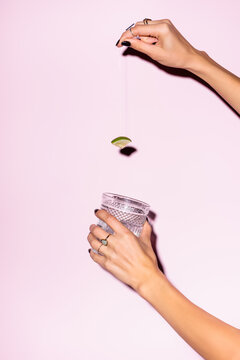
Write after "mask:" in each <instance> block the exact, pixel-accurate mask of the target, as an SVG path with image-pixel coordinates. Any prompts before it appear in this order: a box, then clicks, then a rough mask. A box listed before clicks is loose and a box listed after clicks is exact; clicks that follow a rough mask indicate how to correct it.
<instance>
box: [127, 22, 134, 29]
mask: <svg viewBox="0 0 240 360" xmlns="http://www.w3.org/2000/svg"><path fill="white" fill-rule="evenodd" d="M133 26H134V23H133V24H132V25H130V26H129V27H127V28H126V31H127V30H129V29H131V27H133Z"/></svg>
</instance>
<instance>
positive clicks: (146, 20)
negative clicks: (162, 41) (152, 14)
mask: <svg viewBox="0 0 240 360" xmlns="http://www.w3.org/2000/svg"><path fill="white" fill-rule="evenodd" d="M149 21H152V19H148V18H145V19H143V23H144V25H148V22H149Z"/></svg>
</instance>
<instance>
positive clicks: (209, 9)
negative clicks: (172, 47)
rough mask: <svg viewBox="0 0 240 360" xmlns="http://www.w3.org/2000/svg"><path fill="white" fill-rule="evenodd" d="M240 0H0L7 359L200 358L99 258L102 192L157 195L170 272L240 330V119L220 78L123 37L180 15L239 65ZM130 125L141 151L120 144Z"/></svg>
mask: <svg viewBox="0 0 240 360" xmlns="http://www.w3.org/2000/svg"><path fill="white" fill-rule="evenodd" d="M238 15H239V4H238V2H237V1H235V0H230V1H225V2H219V1H206V0H204V1H201V2H192V1H181V2H179V1H177V0H173V1H172V2H165V3H164V2H156V1H154V0H149V1H148V2H147V6H146V1H139V0H138V1H136V0H132V1H131V2H129V1H122V2H121V3H120V2H119V3H116V2H112V1H110V0H105V1H101V2H98V1H92V2H91V1H90V2H80V1H72V0H70V1H67V0H65V1H56V0H55V1H54V0H48V1H24V0H23V1H17V0H16V1H12V0H9V1H1V3H0V44H1V57H0V79H1V83H0V97H1V107H0V119H1V120H0V121H1V134H0V161H1V176H0V198H1V201H0V269H1V271H0V281H1V297H0V338H1V346H0V358H1V359H2V360H16V359H18V360H30V359H31V360H33V359H34V360H38V359H39V360H40V359H41V360H42V359H45V360H48V359H49V360H50V359H51V360H53V359H56V360H69V359H71V360H75V359H86V360H89V359H90V360H95V359H96V360H110V359H111V360H112V359H114V360H122V359H132V360H135V359H136V360H137V359H138V360H143V359H146V358H148V359H155V358H159V359H165V360H167V359H176V358H177V359H191V360H192V359H199V356H198V355H197V354H195V353H194V352H193V351H192V350H191V349H190V348H189V347H188V346H187V345H186V344H185V343H184V342H183V341H182V340H181V339H180V338H179V337H178V335H177V334H175V333H174V331H173V330H172V329H171V328H170V327H169V326H168V325H167V324H166V323H165V322H164V321H163V320H162V319H161V318H160V316H159V315H158V314H157V313H156V312H154V310H153V309H152V308H151V307H150V306H149V305H148V304H147V303H146V302H144V301H143V300H142V299H141V298H139V297H138V296H137V295H136V294H135V293H133V292H132V291H130V290H129V289H128V288H127V287H125V286H124V285H122V284H121V283H120V282H118V281H116V280H115V279H114V278H113V277H112V276H110V275H109V274H107V273H106V272H104V271H103V270H102V269H101V268H99V267H97V265H96V264H94V263H93V262H92V260H91V259H90V257H89V255H88V251H87V249H88V247H89V246H88V243H87V240H86V237H87V234H88V227H89V225H90V224H91V223H93V222H94V221H95V217H94V215H93V210H94V209H95V208H97V207H98V206H99V203H100V198H101V193H102V192H104V191H109V192H116V193H119V194H124V195H128V196H131V197H136V198H139V199H141V200H143V201H146V202H148V203H150V204H151V206H152V211H154V212H155V213H156V214H157V216H156V219H155V221H154V229H155V232H156V234H157V237H158V242H157V248H158V253H159V255H160V258H161V260H162V262H163V265H164V267H165V270H166V274H167V275H168V276H169V278H170V279H171V280H172V281H173V283H174V284H175V285H176V286H177V287H178V288H179V289H180V290H181V291H182V292H183V293H184V294H185V295H186V296H188V297H189V298H190V299H191V300H192V301H194V302H196V303H197V304H198V305H200V306H201V307H203V308H204V309H206V310H207V311H209V312H211V313H212V314H214V315H215V316H217V317H220V318H221V319H223V320H225V321H227V322H229V323H230V324H232V325H234V326H237V327H239V324H240V313H239V303H240V291H239V286H238V285H239V273H240V262H239V251H240V241H239V239H240V226H239V214H240V187H239V184H240V169H239V158H240V122H239V118H238V117H237V116H236V115H235V114H234V113H233V112H232V111H231V110H230V109H229V108H228V107H227V106H226V105H225V104H224V103H223V102H222V101H221V100H220V99H219V98H218V97H217V96H216V95H215V94H214V93H213V92H211V91H210V90H209V89H207V88H206V87H205V86H203V85H201V84H200V83H198V82H197V81H195V80H193V79H191V78H185V77H181V76H175V75H171V74H168V73H166V72H165V71H163V70H160V69H158V68H157V67H156V66H154V65H153V64H151V63H149V62H146V61H145V60H142V59H140V58H138V57H135V56H131V55H129V56H125V57H123V56H121V53H122V50H119V49H117V48H116V47H115V46H114V45H115V43H116V41H117V40H118V38H119V35H120V33H121V31H122V30H124V29H125V28H126V27H127V26H128V25H130V24H131V23H132V22H134V21H137V20H141V19H143V18H144V17H152V18H155V19H156V18H170V19H171V20H172V21H173V22H174V23H175V25H176V26H177V27H178V28H179V30H180V31H181V32H182V33H183V34H184V35H185V36H186V37H187V38H188V39H189V41H191V42H192V43H193V45H195V46H196V47H197V48H199V49H204V50H205V51H207V52H208V53H209V55H210V56H212V57H213V58H214V59H215V60H216V61H218V62H219V63H221V64H222V65H223V66H226V67H227V68H228V69H229V70H230V71H232V72H234V73H236V74H237V73H238V72H239V53H237V51H238V49H237V50H236V48H235V47H234V45H235V44H237V43H239V31H238V30H237V29H238V28H239V16H238ZM123 132H124V135H127V136H129V137H131V138H132V139H133V141H134V143H133V145H134V146H135V147H136V148H137V150H138V151H137V152H135V153H134V154H133V155H132V156H130V157H125V156H123V155H121V154H119V152H118V150H117V149H116V148H114V147H113V146H112V145H111V144H110V141H111V140H112V139H113V138H114V137H116V136H119V135H121V134H122V133H123Z"/></svg>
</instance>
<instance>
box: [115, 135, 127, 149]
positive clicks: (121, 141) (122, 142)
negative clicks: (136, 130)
mask: <svg viewBox="0 0 240 360" xmlns="http://www.w3.org/2000/svg"><path fill="white" fill-rule="evenodd" d="M130 142H132V140H131V139H129V138H128V137H126V136H119V137H117V138H116V139H113V140H112V141H111V143H112V144H113V145H115V146H117V147H119V148H120V149H123V148H125V146H127V145H128V144H129V143H130Z"/></svg>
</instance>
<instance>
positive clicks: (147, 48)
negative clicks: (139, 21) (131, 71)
mask: <svg viewBox="0 0 240 360" xmlns="http://www.w3.org/2000/svg"><path fill="white" fill-rule="evenodd" d="M128 42H129V43H130V45H129V46H130V47H131V48H133V49H134V50H137V51H140V52H142V53H144V54H146V55H148V56H150V57H151V58H152V57H154V55H155V53H156V51H157V50H159V47H158V48H157V47H156V46H155V45H153V44H149V43H146V42H145V41H143V40H140V39H137V38H132V39H129V41H128Z"/></svg>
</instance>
